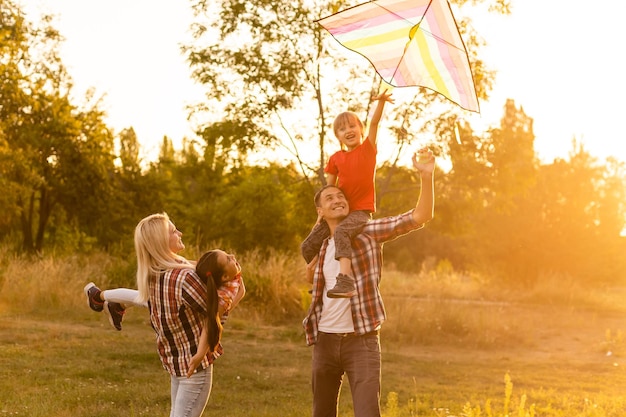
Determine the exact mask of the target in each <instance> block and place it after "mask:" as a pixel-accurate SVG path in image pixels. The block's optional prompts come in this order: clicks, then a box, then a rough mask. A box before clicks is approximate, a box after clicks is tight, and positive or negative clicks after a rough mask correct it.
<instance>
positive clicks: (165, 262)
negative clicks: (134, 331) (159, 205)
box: [135, 213, 193, 303]
mask: <svg viewBox="0 0 626 417" xmlns="http://www.w3.org/2000/svg"><path fill="white" fill-rule="evenodd" d="M169 229H170V218H169V217H168V215H167V214H166V213H159V214H152V215H150V216H148V217H146V218H144V219H142V220H141V221H140V222H139V223H138V224H137V227H135V252H136V254H137V289H138V290H139V295H138V296H137V300H136V301H137V302H139V303H145V302H147V301H148V297H149V295H150V279H154V278H156V277H157V276H159V275H160V274H161V273H162V272H164V271H167V270H170V269H179V268H183V267H185V266H187V265H188V266H189V267H190V268H193V266H192V265H191V264H190V263H189V261H188V260H187V259H185V258H183V257H182V256H180V255H177V254H176V253H174V252H172V250H171V249H170V245H169V239H170V230H169ZM181 264H182V265H181Z"/></svg>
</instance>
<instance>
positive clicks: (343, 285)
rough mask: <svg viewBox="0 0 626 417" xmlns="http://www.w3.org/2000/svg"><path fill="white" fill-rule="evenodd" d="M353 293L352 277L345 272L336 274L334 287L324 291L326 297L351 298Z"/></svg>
mask: <svg viewBox="0 0 626 417" xmlns="http://www.w3.org/2000/svg"><path fill="white" fill-rule="evenodd" d="M355 294H356V287H355V286H354V278H352V277H351V276H348V275H346V274H339V275H337V282H336V283H335V287H334V288H332V289H330V290H328V292H327V293H326V295H327V296H328V298H351V297H352V296H354V295H355Z"/></svg>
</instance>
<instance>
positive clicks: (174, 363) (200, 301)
mask: <svg viewBox="0 0 626 417" xmlns="http://www.w3.org/2000/svg"><path fill="white" fill-rule="evenodd" d="M206 291H207V289H206V284H204V283H203V282H202V281H201V280H200V278H199V277H198V275H196V271H194V270H193V269H174V270H170V271H167V272H165V273H162V274H161V276H159V277H157V279H156V280H153V281H151V282H150V298H149V305H150V321H151V323H152V327H153V328H154V331H155V332H156V334H157V349H158V351H159V356H160V357H161V363H162V364H163V367H164V368H165V370H166V371H167V372H169V373H170V374H171V375H175V376H184V375H185V374H186V371H187V364H188V363H189V360H190V359H191V358H192V356H193V355H194V353H196V352H197V350H198V343H199V341H200V333H201V332H202V319H201V316H202V315H206V309H207V307H206V298H207V293H206ZM208 366H209V358H208V356H207V357H206V358H204V360H203V361H202V364H201V366H200V367H201V368H202V369H205V368H207V367H208Z"/></svg>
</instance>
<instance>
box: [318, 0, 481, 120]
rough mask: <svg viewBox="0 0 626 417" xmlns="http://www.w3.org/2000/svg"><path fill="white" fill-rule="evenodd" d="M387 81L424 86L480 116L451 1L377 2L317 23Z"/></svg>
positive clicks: (371, 2) (403, 85)
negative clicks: (364, 59)
mask: <svg viewBox="0 0 626 417" xmlns="http://www.w3.org/2000/svg"><path fill="white" fill-rule="evenodd" d="M317 22H318V23H319V24H320V25H322V27H324V29H326V30H327V31H328V32H329V33H330V34H331V35H332V36H333V37H334V38H335V39H336V40H337V41H338V42H339V43H340V44H341V45H343V46H345V47H346V48H348V49H350V50H352V51H354V52H357V53H359V54H360V55H362V56H364V57H365V58H366V59H367V60H368V61H370V62H371V64H372V65H373V66H374V68H375V69H376V72H378V74H379V75H380V77H381V78H382V79H383V81H384V82H386V83H387V84H389V85H391V86H394V87H408V86H421V87H426V88H428V89H430V90H433V91H436V92H437V93H439V94H442V95H443V96H445V97H446V98H447V99H449V100H450V101H452V102H454V103H456V104H457V105H459V106H460V107H462V108H464V109H466V110H469V111H474V112H477V113H480V108H479V105H478V97H477V96H476V88H475V86H474V77H473V76H472V71H471V68H470V64H469V57H468V55H467V50H466V49H465V44H464V43H463V39H461V35H460V33H459V28H458V27H457V24H456V21H455V20H454V16H453V15H452V10H451V9H450V5H449V4H448V2H447V0H374V1H369V2H367V3H362V4H360V5H358V6H354V7H351V8H348V9H345V10H342V11H340V12H338V13H335V14H332V15H330V16H327V17H324V18H322V19H320V20H318V21H317Z"/></svg>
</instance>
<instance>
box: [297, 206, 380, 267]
mask: <svg viewBox="0 0 626 417" xmlns="http://www.w3.org/2000/svg"><path fill="white" fill-rule="evenodd" d="M371 217H372V216H371V214H370V212H369V211H364V210H356V211H351V212H350V214H348V216H347V217H346V218H345V219H343V220H342V221H341V223H339V225H338V226H337V228H336V229H335V259H339V258H352V239H354V237H355V236H356V235H358V234H359V233H361V230H363V226H365V223H367V222H368V220H369V219H370V218H371ZM329 235H330V230H329V229H328V224H327V223H326V222H325V221H322V222H321V223H320V224H318V225H317V226H315V227H314V228H313V230H311V233H309V235H308V236H307V238H306V239H304V242H302V245H301V246H300V249H301V250H302V256H303V257H304V260H305V261H306V262H307V263H309V262H311V261H312V260H313V258H315V256H316V255H317V254H318V253H319V252H320V249H321V247H322V243H323V242H324V239H326V238H327V237H328V236H329Z"/></svg>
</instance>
